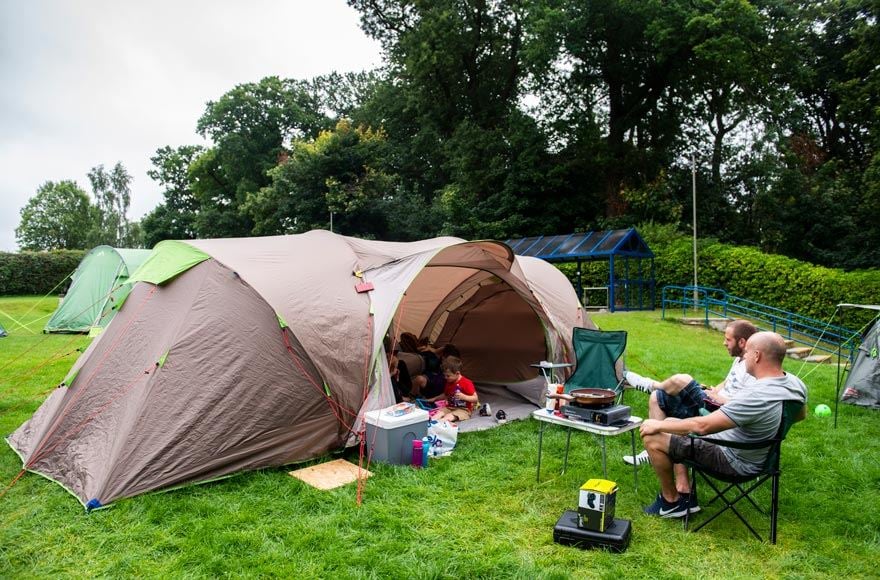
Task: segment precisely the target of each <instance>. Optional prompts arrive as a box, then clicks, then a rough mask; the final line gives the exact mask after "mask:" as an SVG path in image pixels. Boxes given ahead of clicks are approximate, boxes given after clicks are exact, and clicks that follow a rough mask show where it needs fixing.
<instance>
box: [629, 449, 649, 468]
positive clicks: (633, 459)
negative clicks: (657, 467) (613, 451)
mask: <svg viewBox="0 0 880 580" xmlns="http://www.w3.org/2000/svg"><path fill="white" fill-rule="evenodd" d="M623 462H624V463H626V464H627V465H641V464H643V463H648V464H650V463H651V456H650V455H648V450H647V449H645V450H644V451H642V452H641V453H639V454H638V455H624V456H623Z"/></svg>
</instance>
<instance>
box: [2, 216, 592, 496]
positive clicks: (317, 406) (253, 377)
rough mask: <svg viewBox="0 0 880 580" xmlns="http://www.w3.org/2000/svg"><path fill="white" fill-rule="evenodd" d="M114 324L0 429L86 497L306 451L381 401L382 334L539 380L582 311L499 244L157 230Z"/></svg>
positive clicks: (563, 282) (385, 391) (353, 424)
mask: <svg viewBox="0 0 880 580" xmlns="http://www.w3.org/2000/svg"><path fill="white" fill-rule="evenodd" d="M132 280H133V281H134V280H137V282H136V283H135V284H134V287H133V288H132V290H131V293H130V294H129V296H128V298H127V299H126V300H125V302H124V303H123V305H122V307H121V308H120V309H119V312H118V313H117V314H116V317H115V318H114V320H113V322H112V323H111V324H110V325H109V326H107V328H106V330H104V332H103V333H101V334H100V335H99V336H98V337H97V338H96V339H95V340H94V341H93V342H92V343H91V345H90V346H89V348H88V350H86V352H85V353H83V355H82V356H81V357H80V358H79V360H78V361H77V362H76V364H75V365H74V367H73V368H72V369H71V371H70V373H69V374H68V377H67V378H66V379H65V381H64V383H63V384H62V386H60V387H59V388H57V389H56V390H55V391H54V392H53V393H52V395H50V396H49V398H48V399H47V400H46V401H45V402H44V403H43V405H42V406H41V407H40V408H39V409H38V410H37V411H36V412H35V413H34V415H33V417H31V419H30V420H28V421H27V422H26V423H25V424H24V425H22V426H21V427H20V428H19V429H18V430H17V431H16V432H15V433H13V434H12V435H10V436H9V437H8V438H7V441H8V442H9V444H10V445H11V446H12V447H13V448H14V449H15V450H16V452H17V453H18V454H19V456H20V457H21V458H22V461H23V463H24V466H25V469H27V470H29V471H35V472H38V473H41V474H43V475H45V476H46V477H48V478H49V479H52V480H55V481H57V482H59V483H60V484H61V485H63V486H64V487H65V488H66V489H68V490H70V491H71V492H72V493H73V494H74V495H75V496H76V497H77V498H78V499H79V500H80V501H81V502H82V503H83V504H84V505H86V506H87V507H90V508H93V507H98V506H101V505H106V504H108V503H110V502H112V501H115V500H117V499H120V498H124V497H131V496H134V495H137V494H140V493H144V492H147V491H150V490H155V489H160V488H167V487H172V486H179V485H183V484H187V483H195V482H202V481H208V480H211V479H216V478H218V477H223V476H226V475H229V474H232V473H236V472H239V471H245V470H250V469H258V468H262V467H269V466H278V465H284V464H287V463H292V462H296V461H303V460H307V459H311V458H314V457H318V456H320V455H323V454H325V453H327V452H329V451H333V450H338V449H342V448H343V447H344V446H346V445H352V444H354V443H356V442H357V440H358V438H359V437H361V436H362V425H363V423H362V421H363V416H364V413H365V412H367V411H370V410H374V409H380V408H383V407H386V406H388V405H390V404H393V402H394V395H393V392H392V389H391V382H390V378H389V374H388V364H387V357H386V353H385V352H384V347H383V337H384V336H385V334H386V332H389V331H390V332H391V333H393V334H394V335H395V336H399V334H400V333H401V332H404V331H408V332H412V333H414V334H416V335H418V336H426V337H433V338H437V337H445V339H448V340H455V341H456V344H457V345H458V346H459V347H460V348H461V349H462V358H463V360H464V364H465V370H466V372H467V373H468V375H469V376H470V377H471V378H473V379H475V380H478V381H487V382H488V381H492V382H496V383H503V384H518V385H523V384H533V385H535V387H534V388H536V389H537V390H536V391H535V392H534V393H531V396H528V393H526V396H527V398H531V399H533V400H540V397H541V394H542V392H543V386H542V385H541V383H540V381H537V380H535V378H536V376H537V372H538V371H537V370H536V369H534V368H532V367H530V366H529V365H530V364H531V363H534V362H538V361H541V360H553V361H559V362H573V360H572V359H573V355H572V349H571V335H572V328H573V327H575V326H583V325H584V324H585V323H586V324H589V321H588V320H585V319H584V313H583V310H582V309H581V307H580V303H579V302H578V300H577V296H576V295H575V292H574V289H573V288H572V286H571V284H570V283H569V281H568V279H567V278H566V277H565V276H564V275H563V274H562V273H561V272H559V271H558V270H557V269H555V268H554V267H553V266H551V265H549V264H546V263H544V262H542V261H540V260H537V259H534V258H523V257H519V256H515V255H514V254H513V251H512V250H511V249H510V248H509V247H508V246H506V245H504V244H502V243H500V242H491V241H484V242H466V241H464V240H460V239H457V238H435V239H430V240H422V241H420V242H411V243H394V242H379V241H370V240H360V239H356V238H348V237H344V236H340V235H336V234H333V233H330V232H326V231H312V232H308V233H305V234H300V235H294V236H275V237H267V238H243V239H217V240H191V241H185V242H183V241H165V242H161V243H160V244H158V245H157V246H156V247H155V249H154V250H153V253H152V255H151V256H150V259H149V260H148V261H147V262H145V263H144V264H143V266H142V267H141V268H140V269H139V270H138V271H137V272H136V273H135V275H134V276H133V278H132Z"/></svg>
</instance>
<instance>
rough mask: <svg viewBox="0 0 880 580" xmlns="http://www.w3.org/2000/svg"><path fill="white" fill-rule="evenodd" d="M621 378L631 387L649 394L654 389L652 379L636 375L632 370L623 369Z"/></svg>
mask: <svg viewBox="0 0 880 580" xmlns="http://www.w3.org/2000/svg"><path fill="white" fill-rule="evenodd" d="M623 378H624V379H625V380H626V382H627V383H628V384H629V386H631V387H632V388H634V389H636V390H639V391H642V392H645V393H648V394H650V393H651V391H653V390H654V379H649V378H648V377H643V376H642V375H637V374H636V373H634V372H632V371H624V373H623Z"/></svg>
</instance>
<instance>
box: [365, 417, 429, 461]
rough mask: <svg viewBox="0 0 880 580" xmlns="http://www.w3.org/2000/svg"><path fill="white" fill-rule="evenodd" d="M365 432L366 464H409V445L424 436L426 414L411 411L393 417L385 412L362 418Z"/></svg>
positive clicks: (426, 432)
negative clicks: (367, 456)
mask: <svg viewBox="0 0 880 580" xmlns="http://www.w3.org/2000/svg"><path fill="white" fill-rule="evenodd" d="M364 417H365V420H366V423H367V429H366V437H367V441H366V444H367V453H368V454H369V456H370V461H380V462H382V463H392V464H395V465H409V464H410V463H412V442H413V440H414V439H421V438H422V437H426V436H427V435H428V412H427V411H424V410H422V409H413V411H412V412H410V413H406V414H405V415H400V416H399V417H395V416H393V415H390V414H388V409H379V410H378V411H370V412H368V413H365V415H364Z"/></svg>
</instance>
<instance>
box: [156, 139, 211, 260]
mask: <svg viewBox="0 0 880 580" xmlns="http://www.w3.org/2000/svg"><path fill="white" fill-rule="evenodd" d="M203 151H204V148H202V147H200V146H198V145H184V146H182V147H178V148H176V149H173V148H171V147H169V146H165V147H162V148H160V149H158V150H156V154H155V155H154V156H153V157H151V158H150V161H151V162H152V163H153V169H150V170H149V171H147V175H148V176H149V177H150V178H151V179H152V180H153V181H155V182H157V183H158V184H159V185H160V186H162V187H163V188H164V190H163V191H162V196H163V197H164V199H165V201H164V202H163V203H161V204H159V206H157V207H156V208H155V209H154V210H153V211H151V212H150V213H149V214H147V215H146V216H144V218H143V220H142V221H141V228H142V235H143V242H144V245H145V247H148V248H151V247H153V246H154V245H156V244H157V243H159V242H161V241H162V240H168V239H172V240H188V239H193V238H195V237H196V215H197V213H198V208H199V205H198V201H197V200H196V197H195V194H194V193H193V190H192V178H191V176H190V165H191V164H192V162H193V160H194V159H196V157H198V156H199V155H200V154H201V153H202V152H203Z"/></svg>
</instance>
